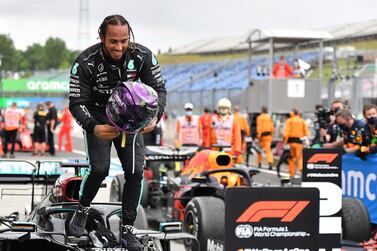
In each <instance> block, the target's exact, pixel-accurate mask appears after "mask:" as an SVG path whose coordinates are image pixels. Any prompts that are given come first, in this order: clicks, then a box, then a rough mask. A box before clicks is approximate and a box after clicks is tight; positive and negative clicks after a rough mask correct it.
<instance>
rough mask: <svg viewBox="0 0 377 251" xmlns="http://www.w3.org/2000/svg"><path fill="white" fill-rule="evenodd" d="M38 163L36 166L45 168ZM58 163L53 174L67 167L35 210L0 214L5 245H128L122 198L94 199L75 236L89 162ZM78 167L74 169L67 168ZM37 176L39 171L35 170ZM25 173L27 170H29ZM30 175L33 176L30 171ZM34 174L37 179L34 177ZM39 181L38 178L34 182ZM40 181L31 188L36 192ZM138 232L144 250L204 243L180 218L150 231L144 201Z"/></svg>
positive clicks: (41, 247) (0, 239) (98, 247)
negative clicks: (81, 231)
mask: <svg viewBox="0 0 377 251" xmlns="http://www.w3.org/2000/svg"><path fill="white" fill-rule="evenodd" d="M40 167H41V165H37V170H35V171H34V172H35V173H37V174H41V173H42V172H43V171H42V169H41V168H40ZM56 167H57V166H56V165H55V166H54V169H52V170H46V171H45V172H46V173H47V176H48V174H50V173H52V174H56V173H58V172H59V170H60V172H61V173H62V174H61V175H60V176H59V177H58V178H57V180H56V181H55V184H54V185H53V187H52V189H51V190H50V191H49V192H48V193H47V194H46V195H45V196H44V198H43V199H42V200H41V202H40V203H39V204H38V205H36V207H35V208H34V209H33V211H32V212H31V214H30V216H28V217H24V218H19V217H17V216H15V217H11V218H0V251H3V250H4V251H5V250H7V251H12V250H26V249H28V250H40V251H43V250H57V251H59V250H103V248H105V249H106V250H124V249H121V248H122V246H124V243H123V240H122V238H121V231H120V229H121V220H120V218H121V211H122V208H121V203H119V202H101V203H93V204H92V206H91V209H90V211H89V217H88V221H87V225H86V231H85V234H84V235H83V236H82V237H80V238H76V237H73V236H71V234H70V232H69V228H68V224H69V221H70V219H71V217H72V215H73V213H74V211H75V209H76V207H77V202H78V192H79V186H80V183H81V180H82V176H81V174H82V173H83V172H82V171H83V169H86V168H87V163H80V162H76V163H60V166H58V167H57V168H56ZM72 168H73V169H74V175H70V174H69V173H70V171H68V169H72ZM31 177H32V178H33V177H34V178H35V177H37V178H39V177H38V176H35V175H34V176H31ZM25 178H26V175H25ZM28 178H30V177H28ZM34 178H33V179H34ZM33 184H34V183H33ZM35 187H36V185H34V187H33V188H32V193H33V194H34V193H35ZM135 228H137V230H136V231H135V235H136V237H137V238H138V240H139V241H140V243H141V244H142V246H143V250H158V251H162V250H167V251H169V250H170V241H172V240H180V239H189V240H190V242H193V243H194V245H193V248H194V249H193V250H198V248H199V244H198V242H197V240H196V239H195V237H193V236H192V235H190V234H188V233H182V232H180V229H181V224H179V223H173V222H171V223H165V224H161V226H160V231H149V230H146V229H147V221H146V218H145V213H144V210H143V208H142V207H139V209H138V216H137V219H136V222H135Z"/></svg>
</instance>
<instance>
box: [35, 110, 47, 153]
mask: <svg viewBox="0 0 377 251" xmlns="http://www.w3.org/2000/svg"><path fill="white" fill-rule="evenodd" d="M33 120H34V132H33V141H34V151H33V155H38V152H39V153H40V155H42V156H44V155H45V150H46V122H47V112H46V111H45V108H44V105H43V104H38V106H37V110H36V111H35V112H34V115H33Z"/></svg>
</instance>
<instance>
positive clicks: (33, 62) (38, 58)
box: [20, 44, 44, 71]
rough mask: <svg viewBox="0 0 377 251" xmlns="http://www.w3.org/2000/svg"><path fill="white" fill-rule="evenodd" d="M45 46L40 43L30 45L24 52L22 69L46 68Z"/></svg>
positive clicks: (36, 69)
mask: <svg viewBox="0 0 377 251" xmlns="http://www.w3.org/2000/svg"><path fill="white" fill-rule="evenodd" d="M43 59H44V48H43V46H41V45H40V44H33V45H31V46H28V47H27V48H26V50H25V52H23V53H22V59H21V65H20V68H21V69H22V70H32V71H38V70H41V69H44V65H43Z"/></svg>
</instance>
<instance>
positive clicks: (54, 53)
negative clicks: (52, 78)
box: [43, 38, 67, 70]
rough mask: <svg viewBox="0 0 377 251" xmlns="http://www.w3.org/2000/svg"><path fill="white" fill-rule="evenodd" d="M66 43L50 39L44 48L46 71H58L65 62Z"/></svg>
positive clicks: (58, 39) (57, 39)
mask: <svg viewBox="0 0 377 251" xmlns="http://www.w3.org/2000/svg"><path fill="white" fill-rule="evenodd" d="M66 50H67V49H66V46H65V42H64V41H63V40H61V39H60V38H48V39H47V41H46V44H45V46H44V54H43V66H44V69H46V70H47V69H58V68H59V67H60V66H61V65H62V64H63V62H64V55H65V51H66Z"/></svg>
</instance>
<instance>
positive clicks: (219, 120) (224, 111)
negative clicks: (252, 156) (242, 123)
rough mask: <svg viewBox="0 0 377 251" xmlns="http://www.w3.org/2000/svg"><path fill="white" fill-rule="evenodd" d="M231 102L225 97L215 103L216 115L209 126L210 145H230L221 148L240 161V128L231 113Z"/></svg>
mask: <svg viewBox="0 0 377 251" xmlns="http://www.w3.org/2000/svg"><path fill="white" fill-rule="evenodd" d="M231 106H232V103H231V102H230V100H229V99H227V98H222V99H220V100H219V102H218V104H217V112H218V115H217V116H214V117H213V122H212V128H211V133H210V137H211V140H210V142H211V145H212V144H217V145H221V146H230V147H225V148H223V150H224V151H226V152H229V153H230V154H232V155H233V156H236V157H237V162H238V163H241V162H242V158H241V157H240V155H241V130H240V128H239V126H238V124H237V121H236V120H235V119H234V117H233V115H231V114H230V113H231Z"/></svg>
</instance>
